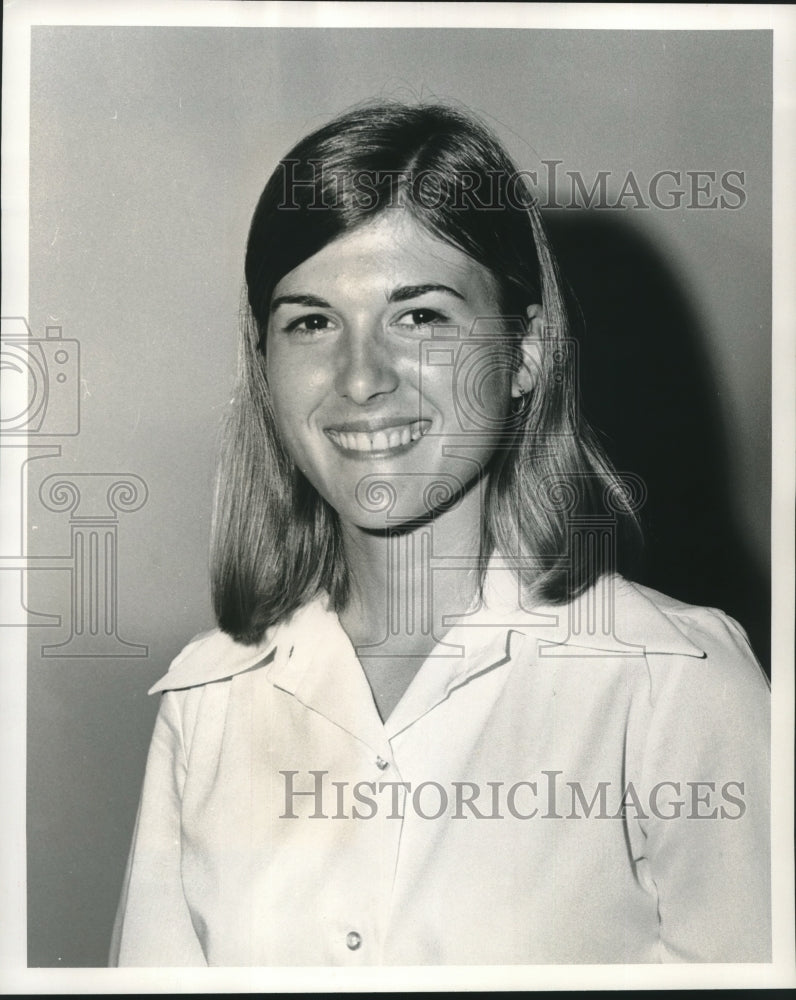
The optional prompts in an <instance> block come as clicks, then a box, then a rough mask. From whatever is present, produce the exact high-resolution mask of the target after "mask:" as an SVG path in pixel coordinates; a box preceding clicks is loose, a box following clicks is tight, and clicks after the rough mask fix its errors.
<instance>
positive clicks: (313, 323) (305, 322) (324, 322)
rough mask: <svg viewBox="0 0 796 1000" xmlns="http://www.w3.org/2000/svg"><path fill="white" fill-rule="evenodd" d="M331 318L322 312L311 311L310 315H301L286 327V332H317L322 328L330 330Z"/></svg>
mask: <svg viewBox="0 0 796 1000" xmlns="http://www.w3.org/2000/svg"><path fill="white" fill-rule="evenodd" d="M330 326H331V320H330V319H329V317H328V316H324V315H323V314H322V313H310V314H309V315H308V316H299V317H297V318H296V319H294V320H291V321H290V323H288V324H287V326H286V327H285V333H317V332H319V331H320V330H328V329H329V327H330Z"/></svg>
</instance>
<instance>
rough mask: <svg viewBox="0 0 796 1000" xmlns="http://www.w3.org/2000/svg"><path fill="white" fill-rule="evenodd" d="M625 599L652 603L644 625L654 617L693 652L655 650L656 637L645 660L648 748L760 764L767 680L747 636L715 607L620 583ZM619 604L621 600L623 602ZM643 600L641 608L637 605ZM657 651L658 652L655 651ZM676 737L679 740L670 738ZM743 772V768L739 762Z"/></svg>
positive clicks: (764, 743) (765, 743)
mask: <svg viewBox="0 0 796 1000" xmlns="http://www.w3.org/2000/svg"><path fill="white" fill-rule="evenodd" d="M623 589H624V590H626V594H625V597H624V599H626V600H627V601H628V602H629V603H630V604H631V605H632V606H633V607H636V608H641V607H644V605H649V607H650V608H651V609H654V610H653V611H650V612H645V615H646V614H647V613H648V614H649V624H650V625H651V626H652V628H653V630H655V629H657V628H660V627H661V625H660V622H657V624H656V619H657V617H658V616H660V618H661V619H662V620H665V622H666V623H667V624H668V625H669V626H671V627H673V628H675V629H676V630H677V632H678V633H680V634H681V635H682V636H683V637H684V639H685V640H686V641H687V643H688V644H689V645H690V646H691V647H693V649H694V650H695V651H698V652H696V653H693V654H691V655H684V654H683V653H682V652H668V653H667V652H666V650H665V649H660V650H657V649H656V644H655V639H654V636H653V638H651V639H650V640H649V646H648V648H647V649H646V652H645V656H644V661H643V662H644V672H645V677H646V679H645V684H644V687H645V689H646V695H645V699H644V700H645V701H647V703H648V706H649V712H651V714H649V715H646V713H645V715H646V718H647V723H646V724H645V725H647V726H648V727H649V728H648V730H647V732H646V737H645V739H646V743H647V745H648V746H649V747H654V746H658V748H659V750H660V752H664V751H665V754H666V755H667V758H668V757H669V756H670V755H671V754H672V753H673V752H675V751H674V750H673V742H674V743H676V744H677V746H678V747H679V750H678V751H677V753H682V754H685V755H688V754H692V755H696V756H698V757H699V758H700V760H702V761H707V760H713V759H722V760H723V761H725V762H727V761H737V762H738V763H739V765H740V763H741V762H742V761H745V762H748V761H749V760H750V759H752V758H757V759H758V760H760V761H762V760H764V759H765V758H766V756H767V747H768V731H769V709H770V696H769V684H768V678H767V677H766V675H765V673H764V672H763V669H762V667H761V666H760V664H759V663H758V661H757V659H756V658H755V655H754V653H753V652H752V649H751V647H750V645H749V641H748V639H747V637H746V633H745V632H744V630H743V629H742V628H741V626H740V625H739V624H738V623H737V622H736V621H735V620H734V619H733V618H731V617H730V616H729V615H727V614H725V613H724V612H723V611H720V610H718V609H717V608H709V607H700V606H697V605H692V604H688V603H685V602H683V601H679V600H676V599H675V598H672V597H669V596H667V595H664V594H661V593H658V592H657V591H655V590H652V589H650V588H649V587H643V586H641V585H639V584H635V583H632V584H631V583H628V582H627V581H625V583H624V585H623ZM620 599H621V598H618V600H620ZM642 602H643V603H642ZM653 650H655V651H653ZM675 734H676V740H673V738H674V736H675ZM744 766H746V764H744Z"/></svg>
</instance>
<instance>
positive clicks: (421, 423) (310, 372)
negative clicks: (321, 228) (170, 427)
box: [266, 209, 511, 528]
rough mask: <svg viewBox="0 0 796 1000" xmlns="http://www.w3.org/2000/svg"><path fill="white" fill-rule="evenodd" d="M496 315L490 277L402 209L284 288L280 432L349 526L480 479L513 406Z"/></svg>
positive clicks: (270, 349) (345, 240) (414, 509)
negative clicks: (511, 405) (455, 375)
mask: <svg viewBox="0 0 796 1000" xmlns="http://www.w3.org/2000/svg"><path fill="white" fill-rule="evenodd" d="M499 316H500V304H499V291H498V285H497V282H496V280H495V278H494V277H493V275H492V274H491V273H490V272H489V271H488V270H487V269H486V268H484V267H482V266H481V265H480V264H478V263H476V262H475V261H474V260H472V259H471V258H470V257H468V256H467V255H466V254H464V253H461V252H460V251H458V250H456V249H455V248H454V247H451V246H450V245H448V244H446V243H444V242H442V241H440V240H437V239H435V238H434V237H433V236H431V235H430V234H429V233H428V232H427V231H426V230H424V229H423V228H422V227H421V226H420V225H419V224H418V223H417V222H415V221H414V220H413V219H412V217H411V216H409V215H408V214H407V213H406V212H404V211H403V210H400V209H396V210H390V211H387V212H385V213H384V214H382V215H381V216H379V217H377V218H376V219H375V220H374V221H373V222H371V223H368V224H366V225H365V226H362V227H360V228H359V229H356V230H354V231H353V232H351V233H348V234H346V235H344V236H342V237H340V238H339V239H337V240H335V241H333V242H332V243H330V244H329V245H328V246H326V247H324V248H323V249H322V250H320V251H319V252H318V253H316V254H315V255H314V256H313V257H310V258H309V259H308V260H306V261H304V262H303V263H302V264H300V265H299V266H298V267H297V268H295V269H294V270H293V271H291V272H290V273H288V274H287V275H285V277H284V278H282V280H281V281H280V282H279V284H278V285H277V287H276V289H275V290H274V295H273V298H272V302H271V314H270V319H269V324H268V337H267V345H266V357H267V372H268V381H269V384H270V388H271V394H272V398H273V406H274V412H275V416H276V422H277V428H278V431H279V433H280V435H281V438H282V441H283V443H284V445H285V447H286V449H287V451H288V453H289V454H290V455H291V457H292V458H293V460H294V462H295V463H296V465H297V466H298V467H299V468H300V469H301V470H302V472H303V473H304V475H305V476H306V477H307V479H308V480H309V481H310V482H311V483H312V484H313V486H314V487H315V488H316V489H317V490H318V492H319V493H320V494H321V495H322V496H323V497H325V499H326V500H327V501H328V502H329V503H330V504H331V506H332V507H334V509H335V510H336V511H337V512H338V514H339V515H340V517H341V519H342V520H343V521H344V522H347V523H349V524H354V525H359V526H360V527H363V528H383V527H385V526H387V525H388V524H396V523H401V522H406V521H410V520H414V519H416V518H418V517H421V516H423V515H424V514H426V513H427V512H428V510H429V509H433V508H434V506H435V505H436V504H437V503H438V502H439V501H440V500H442V499H444V498H445V496H446V494H450V493H459V492H461V491H463V490H466V489H467V488H468V487H470V486H471V485H472V483H473V482H474V481H475V480H476V479H477V478H478V476H479V475H480V473H481V472H482V471H483V469H484V468H485V466H486V463H487V462H488V461H489V459H490V458H491V457H492V455H493V453H494V450H495V447H496V446H497V442H498V441H499V440H500V426H501V423H502V422H503V421H504V419H505V417H506V415H507V414H508V413H509V410H510V404H511V370H510V369H511V364H510V361H509V357H510V348H509V347H508V341H507V339H506V338H505V336H496V327H499V326H500V323H499V321H498V320H497V318H498V317H499ZM476 320H479V324H478V326H477V327H476V329H475V338H474V337H473V327H474V324H475V323H476ZM490 320H491V322H490ZM482 332H485V333H486V334H487V335H486V336H485V337H482V336H481V333H482ZM499 332H500V331H499V330H498V331H497V333H498V334H499ZM468 338H469V342H468ZM457 360H458V362H459V365H458V368H457V367H456V365H455V362H456V361H457ZM463 361H464V362H465V363H464V364H462V362H463ZM455 370H456V371H458V376H457V379H458V383H461V384H454V383H455V382H456V381H457V379H455V378H454V371H455ZM473 414H474V415H475V416H474V417H473ZM388 498H391V499H390V500H389V502H386V501H387V500H388Z"/></svg>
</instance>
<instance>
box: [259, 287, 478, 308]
mask: <svg viewBox="0 0 796 1000" xmlns="http://www.w3.org/2000/svg"><path fill="white" fill-rule="evenodd" d="M429 292H447V293H448V294H449V295H455V296H456V298H457V299H461V300H462V301H464V296H463V295H462V294H461V292H457V291H456V289H455V288H451V287H450V286H449V285H401V286H399V287H398V288H394V289H393V290H392V292H390V294H389V296H388V297H387V301H388V302H406V301H407V300H408V299H415V298H418V297H419V296H421V295H427V294H428V293H429ZM280 306H310V307H311V308H314V309H331V308H332V307H331V305H329V303H328V302H327V301H326V299H321V298H318V296H317V295H278V296H277V297H276V298H275V299H273V301H272V302H271V312H272V313H273V312H276V310H277V309H278V308H279V307H280Z"/></svg>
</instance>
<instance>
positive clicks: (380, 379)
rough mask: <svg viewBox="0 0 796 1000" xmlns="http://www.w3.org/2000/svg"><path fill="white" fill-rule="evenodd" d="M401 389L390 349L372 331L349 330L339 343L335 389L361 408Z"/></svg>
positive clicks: (370, 329)
mask: <svg viewBox="0 0 796 1000" xmlns="http://www.w3.org/2000/svg"><path fill="white" fill-rule="evenodd" d="M397 385H398V373H397V371H396V368H395V365H394V359H393V357H392V355H391V352H390V349H389V346H388V345H387V344H386V343H385V342H384V341H383V339H382V337H381V336H380V335H379V333H378V332H376V331H375V330H373V328H372V327H371V328H369V329H368V328H362V329H350V330H347V331H346V336H345V337H344V338H343V340H342V341H341V342H340V353H339V356H338V364H337V374H336V379H335V388H336V389H337V392H338V393H339V394H340V395H341V396H343V397H345V398H346V399H350V400H351V401H352V402H353V403H356V404H357V405H358V406H366V405H367V404H368V403H370V402H372V401H373V400H375V399H377V398H378V397H379V396H383V395H386V394H389V393H391V392H393V391H394V390H395V388H396V387H397Z"/></svg>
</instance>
